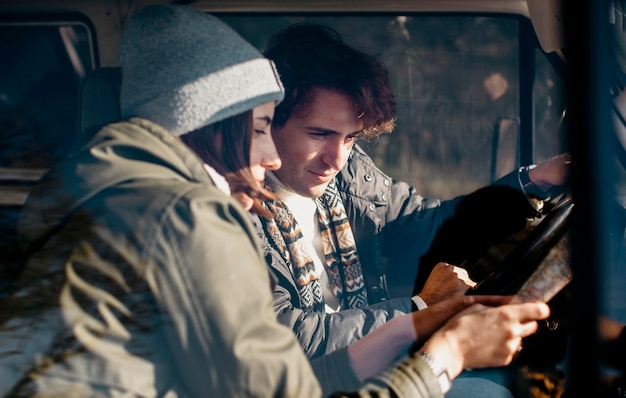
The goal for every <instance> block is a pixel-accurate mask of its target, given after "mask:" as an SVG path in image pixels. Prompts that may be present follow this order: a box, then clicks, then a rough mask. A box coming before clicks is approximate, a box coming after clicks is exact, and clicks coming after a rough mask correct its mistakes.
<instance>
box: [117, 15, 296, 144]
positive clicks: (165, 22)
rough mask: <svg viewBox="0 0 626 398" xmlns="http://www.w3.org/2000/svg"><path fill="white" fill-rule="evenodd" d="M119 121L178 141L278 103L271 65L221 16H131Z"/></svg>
mask: <svg viewBox="0 0 626 398" xmlns="http://www.w3.org/2000/svg"><path fill="white" fill-rule="evenodd" d="M119 51H120V60H121V64H122V88H121V98H120V102H121V111H122V117H124V118H129V117H133V116H139V117H143V118H145V119H149V120H151V121H153V122H156V123H158V124H160V125H161V126H163V127H164V128H166V129H167V130H169V131H170V132H171V133H172V134H173V135H176V136H179V135H182V134H186V133H189V132H191V131H194V130H197V129H199V128H201V127H204V126H207V125H209V124H212V123H215V122H217V121H219V120H222V119H225V118H227V117H230V116H234V115H237V114H239V113H242V112H245V111H247V110H250V109H252V108H254V107H256V106H258V105H261V104H263V103H265V102H268V101H272V100H273V101H281V100H282V99H283V96H284V90H283V86H282V84H281V82H280V79H279V77H278V73H277V72H276V69H275V67H274V64H273V63H272V62H271V61H270V60H268V59H267V58H265V57H263V55H261V53H260V52H259V51H258V50H257V49H256V48H254V47H253V46H252V45H251V44H249V43H248V42H247V41H246V40H244V39H243V38H242V37H241V36H239V35H238V34H237V33H236V32H235V31H234V30H232V29H231V28H230V27H228V26H227V25H226V24H224V23H223V22H221V21H220V20H219V19H217V18H216V17H214V16H212V15H209V14H206V13H204V12H201V11H198V10H195V9H193V8H190V7H187V6H174V5H152V6H147V7H145V8H143V9H141V10H139V11H137V12H136V13H134V14H133V15H132V16H131V18H130V20H129V21H128V23H127V25H126V26H125V28H124V32H123V33H122V37H121V39H120V44H119Z"/></svg>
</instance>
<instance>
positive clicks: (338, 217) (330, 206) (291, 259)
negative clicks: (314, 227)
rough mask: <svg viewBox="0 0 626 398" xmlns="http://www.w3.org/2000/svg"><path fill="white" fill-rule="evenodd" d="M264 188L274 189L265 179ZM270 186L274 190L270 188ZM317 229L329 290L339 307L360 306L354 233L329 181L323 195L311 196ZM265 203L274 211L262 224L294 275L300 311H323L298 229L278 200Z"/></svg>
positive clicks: (364, 301) (364, 295) (362, 302)
mask: <svg viewBox="0 0 626 398" xmlns="http://www.w3.org/2000/svg"><path fill="white" fill-rule="evenodd" d="M267 188H268V189H270V190H275V188H274V187H272V183H271V182H270V181H268V186H267ZM273 188H274V189H273ZM315 203H316V205H317V216H318V221H319V228H320V231H321V234H322V243H323V247H324V254H325V260H326V261H325V264H324V265H325V269H326V273H327V274H328V280H329V283H330V285H331V288H332V291H333V292H334V293H335V295H336V296H337V298H338V300H339V302H340V303H341V308H343V309H347V308H362V307H364V306H366V305H367V291H366V289H365V281H364V278H363V271H362V269H361V263H360V261H359V256H358V253H357V249H356V243H355V240H354V235H353V234H352V230H351V229H350V223H349V221H348V217H347V215H346V210H345V209H344V207H343V202H342V201H341V197H340V196H339V191H338V190H337V186H336V184H335V181H334V180H333V181H332V182H331V183H330V184H329V185H328V187H327V188H326V191H325V192H324V195H322V196H321V197H320V198H316V199H315ZM265 206H266V207H267V209H268V210H270V211H271V212H272V213H273V214H274V218H273V219H271V220H267V219H263V218H262V224H263V229H264V230H265V233H266V235H267V236H268V238H269V239H268V240H269V241H270V243H271V244H272V245H273V246H274V248H275V249H276V250H278V252H279V253H280V254H281V256H282V257H283V259H284V260H285V261H286V262H287V264H289V265H290V267H291V271H292V272H293V274H294V277H295V279H296V283H297V285H298V291H299V294H300V299H301V301H302V305H303V310H305V311H320V312H323V311H324V295H323V292H322V287H321V286H320V283H319V280H318V276H317V275H316V273H315V266H314V264H313V260H312V259H311V257H310V255H309V254H308V253H307V252H306V251H305V250H304V249H303V246H304V245H303V241H302V239H303V238H302V232H301V230H300V228H299V227H298V224H297V222H296V220H295V219H294V217H293V215H292V214H291V212H290V211H289V209H288V208H287V207H286V206H285V204H284V203H282V202H281V201H279V200H276V201H273V200H272V201H267V202H265Z"/></svg>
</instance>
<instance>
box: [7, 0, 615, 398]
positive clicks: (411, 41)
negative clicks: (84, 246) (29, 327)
mask: <svg viewBox="0 0 626 398" xmlns="http://www.w3.org/2000/svg"><path fill="white" fill-rule="evenodd" d="M150 3H168V1H164V0H158V1H151V0H144V1H135V0H131V1H122V0H107V1H104V0H103V1H89V0H51V1H35V0H32V1H31V0H10V1H4V2H2V3H0V59H1V60H2V61H0V220H1V223H0V248H1V250H2V253H3V254H2V255H0V259H1V260H0V266H1V268H0V298H1V293H2V292H4V291H5V289H7V288H8V286H9V285H10V283H11V280H12V278H14V277H15V275H16V274H17V273H19V271H20V266H21V264H22V262H23V259H24V256H25V255H27V253H26V254H25V253H22V252H21V251H20V250H19V241H18V238H17V233H16V231H15V228H16V224H17V219H18V218H19V211H20V209H21V206H22V205H23V203H24V201H25V200H26V197H27V195H28V191H29V189H30V188H31V187H32V186H33V184H35V183H36V181H37V180H38V178H39V177H40V176H41V175H42V174H43V173H45V171H46V170H47V169H48V168H50V167H52V166H53V165H54V164H55V163H56V162H58V161H59V160H60V159H61V158H63V157H64V156H67V155H68V154H70V153H71V150H72V148H73V147H74V146H75V145H79V144H80V143H82V142H85V141H87V140H88V139H89V137H90V135H92V134H94V133H95V132H96V131H97V130H98V128H99V127H101V126H103V125H105V124H107V123H110V122H114V121H117V120H119V119H120V111H119V102H118V101H119V94H120V81H121V78H122V76H121V71H120V68H119V60H118V57H117V40H118V38H119V35H120V32H121V29H122V26H123V24H124V21H125V19H126V18H127V17H128V15H130V14H131V13H132V11H133V10H135V9H137V8H140V7H142V6H143V5H145V4H150ZM174 3H179V4H186V5H190V6H191V7H196V8H198V9H201V10H203V11H206V12H211V13H213V14H214V15H216V16H218V17H219V18H221V19H223V20H224V21H225V22H226V23H228V24H229V25H231V26H232V27H233V28H234V29H235V30H237V31H238V32H239V33H240V34H241V35H242V36H243V37H244V38H246V39H247V40H248V41H250V42H251V43H252V44H253V45H255V46H257V47H258V48H260V49H262V48H263V46H264V44H265V43H266V42H267V40H268V39H269V37H270V35H271V34H272V33H273V32H275V31H277V30H279V29H281V28H282V27H285V26H287V25H288V24H291V23H294V22H303V21H305V22H312V23H321V24H326V25H329V26H331V27H334V28H335V29H337V30H339V31H341V32H342V33H345V34H346V35H347V36H348V37H349V38H350V40H352V41H353V43H355V45H357V46H359V48H362V49H364V50H366V51H368V52H370V53H372V54H374V55H376V56H377V57H379V58H380V59H382V60H383V61H384V62H385V63H386V64H387V65H388V67H389V71H390V75H391V76H392V84H393V88H394V92H395V93H396V95H397V100H398V119H397V128H396V131H394V132H393V133H392V134H388V135H385V136H383V137H380V138H379V139H378V140H377V141H376V142H360V143H359V145H360V146H362V147H363V148H364V149H365V151H366V152H367V153H368V154H369V155H370V156H371V157H372V158H373V159H374V160H375V161H376V162H377V164H379V167H380V168H381V169H383V170H384V171H385V172H387V173H389V174H390V175H391V176H392V177H393V178H395V179H398V180H404V181H407V182H409V183H410V184H412V185H414V186H415V187H416V189H417V191H418V192H419V193H420V194H422V195H423V196H426V197H438V198H443V199H447V198H452V197H454V196H456V195H460V194H463V193H467V192H471V191H473V190H474V189H477V188H478V187H481V186H484V185H487V184H489V183H491V182H493V181H494V180H496V179H497V178H499V177H501V176H503V175H505V174H507V173H509V172H511V171H513V170H516V169H517V168H519V167H521V166H525V165H531V164H536V163H539V162H541V161H543V160H546V159H548V158H550V157H551V156H553V155H555V154H558V153H561V152H571V153H572V156H573V160H574V162H575V163H576V164H577V165H579V166H577V167H575V168H574V169H573V172H574V175H573V181H572V184H571V189H570V190H568V191H567V192H555V193H554V195H553V196H552V199H551V200H550V202H549V203H547V204H546V206H545V208H544V209H542V212H541V215H540V216H539V217H537V218H536V219H535V220H533V222H532V223H529V226H528V228H527V229H526V230H525V231H524V232H523V233H522V234H517V235H515V236H512V237H510V239H508V240H507V241H506V242H503V243H502V244H500V245H494V246H492V247H490V248H489V250H486V251H485V252H483V253H481V256H480V257H479V258H474V259H473V261H472V262H471V264H469V263H468V264H466V266H467V267H468V269H469V270H470V271H471V272H472V273H473V274H474V275H475V276H476V277H477V278H478V276H480V277H479V279H480V283H479V284H478V287H477V288H476V289H475V290H474V291H473V293H474V294H483V293H487V294H512V293H516V292H518V291H519V290H520V288H522V286H525V285H524V283H525V282H527V280H528V279H529V278H530V279H532V278H531V277H533V276H534V277H536V278H540V279H541V278H543V279H541V280H543V281H545V279H546V275H548V274H550V273H552V274H550V275H553V274H554V273H556V274H558V275H556V276H555V279H554V280H555V281H556V280H557V279H558V281H559V282H558V283H560V284H558V288H555V289H553V290H552V291H550V292H549V294H548V295H547V296H545V297H548V299H547V301H548V302H549V303H550V305H551V309H552V311H553V316H551V318H550V319H549V320H548V321H546V322H545V324H542V325H540V326H541V327H540V331H539V332H538V333H537V335H536V336H533V338H530V339H528V341H527V342H526V345H525V348H526V350H525V351H524V355H521V356H520V357H519V358H517V360H516V361H515V362H514V363H513V364H512V365H511V369H512V370H513V371H514V372H515V373H514V374H515V376H514V380H519V379H517V378H515V377H520V375H521V376H522V377H523V379H524V382H523V383H522V384H521V387H519V388H520V389H521V391H524V393H525V394H526V393H527V394H528V395H527V396H534V397H547V396H561V395H559V394H565V395H563V396H584V395H578V394H577V393H576V392H581V391H585V392H588V391H594V392H597V393H598V394H602V395H597V396H624V391H626V374H625V372H626V366H625V364H626V352H624V351H619V350H618V351H614V350H613V351H611V349H610V347H609V348H607V347H605V346H603V345H602V343H601V342H600V341H599V340H598V330H597V329H596V325H597V322H595V319H596V317H597V316H598V315H607V316H609V317H611V318H613V319H615V320H617V321H619V322H621V323H624V324H626V290H625V289H624V288H623V284H624V281H626V249H625V246H624V243H625V242H626V241H625V240H624V239H625V237H626V236H625V234H624V233H625V232H626V208H625V206H626V95H625V94H623V93H624V88H625V86H626V31H625V29H626V22H625V21H626V17H624V12H626V10H623V8H622V7H623V6H624V3H623V2H619V1H611V2H607V7H606V10H604V8H603V7H600V6H597V7H595V8H594V7H593V6H592V5H590V6H589V9H592V10H596V9H599V11H597V15H596V13H595V12H594V13H587V15H579V14H580V13H582V14H585V13H583V12H582V11H580V10H579V12H574V11H572V10H571V7H570V9H568V8H567V6H565V5H564V4H563V2H560V1H558V0H549V1H548V0H509V1H505V0H490V1H484V0H481V1H477V0H466V1H464V2H458V1H452V0H428V1H421V2H418V1H409V0H394V1H388V2H378V1H373V0H361V1H347V0H338V1H334V2H321V1H314V0H306V1H298V2H295V1H289V0H272V1H245V0H230V1H227V2H226V1H219V0H198V1H193V0H181V1H178V2H174ZM608 3H610V4H608ZM585 10H587V9H586V8H585ZM600 11H609V12H607V13H605V14H602V13H601V12H600ZM606 15H609V18H606ZM594 16H595V18H594ZM583 22H584V23H583ZM599 25H600V26H599ZM604 26H608V27H609V28H610V29H600V27H604ZM600 31H601V32H603V33H602V34H601V33H599V32H600ZM585 35H586V36H585ZM606 43H610V45H606ZM582 60H584V62H583V61H582ZM588 82H591V83H592V84H587V83H588ZM591 264H593V265H591ZM386 266H387V267H388V268H389V269H397V268H398V267H394V263H393V259H392V258H391V259H389V263H388V264H386ZM405 268H406V267H405ZM416 276H417V268H416V269H415V270H410V271H402V272H397V273H396V274H393V273H392V274H391V275H390V281H389V282H390V285H391V286H393V287H394V288H393V292H394V294H395V295H398V296H400V295H403V294H407V293H408V292H410V290H411V289H412V288H413V284H414V281H415V279H416ZM557 277H558V278H557ZM556 283H557V282H554V284H552V285H551V287H552V288H554V286H556ZM542 297H543V296H542ZM545 297H544V298H545ZM625 346H626V345H625ZM621 349H623V347H622V348H621ZM609 351H611V352H609ZM607 356H608V357H609V359H606V358H607ZM0 358H1V353H0ZM0 360H1V359H0ZM620 394H621V395H620ZM520 396H525V395H520Z"/></svg>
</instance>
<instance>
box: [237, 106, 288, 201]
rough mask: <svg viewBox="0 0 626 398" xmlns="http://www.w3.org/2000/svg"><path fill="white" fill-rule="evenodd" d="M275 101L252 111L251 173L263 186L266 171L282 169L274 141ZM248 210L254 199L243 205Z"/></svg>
mask: <svg viewBox="0 0 626 398" xmlns="http://www.w3.org/2000/svg"><path fill="white" fill-rule="evenodd" d="M275 106H276V104H275V102H274V101H270V102H266V103H264V104H263V105H259V106H257V107H256V108H254V109H253V110H252V129H253V131H252V140H251V142H250V171H251V172H252V177H254V179H255V180H256V181H257V182H258V183H259V185H262V184H263V180H265V171H266V170H276V169H278V168H280V165H281V161H280V157H279V156H278V152H277V151H276V146H274V140H273V139H272V130H271V127H272V119H273V118H274V107H275ZM243 205H244V207H245V208H246V209H247V210H250V208H251V207H252V199H249V198H248V200H247V201H246V203H244V204H243Z"/></svg>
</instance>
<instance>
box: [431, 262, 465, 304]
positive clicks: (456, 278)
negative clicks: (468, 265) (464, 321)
mask: <svg viewBox="0 0 626 398" xmlns="http://www.w3.org/2000/svg"><path fill="white" fill-rule="evenodd" d="M475 285H476V282H474V281H473V280H471V279H470V277H469V275H468V274H467V270H465V269H464V268H461V267H457V266H454V265H451V264H448V263H438V264H437V265H435V268H433V270H432V271H431V273H430V275H429V276H428V279H427V280H426V283H425V284H424V289H422V291H421V292H420V293H419V296H420V297H421V298H422V300H424V301H425V302H426V304H428V305H429V306H431V305H433V304H436V303H438V302H440V301H443V300H445V299H447V298H450V297H454V296H462V295H465V293H466V292H467V290H468V289H469V288H471V287H474V286H475Z"/></svg>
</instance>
